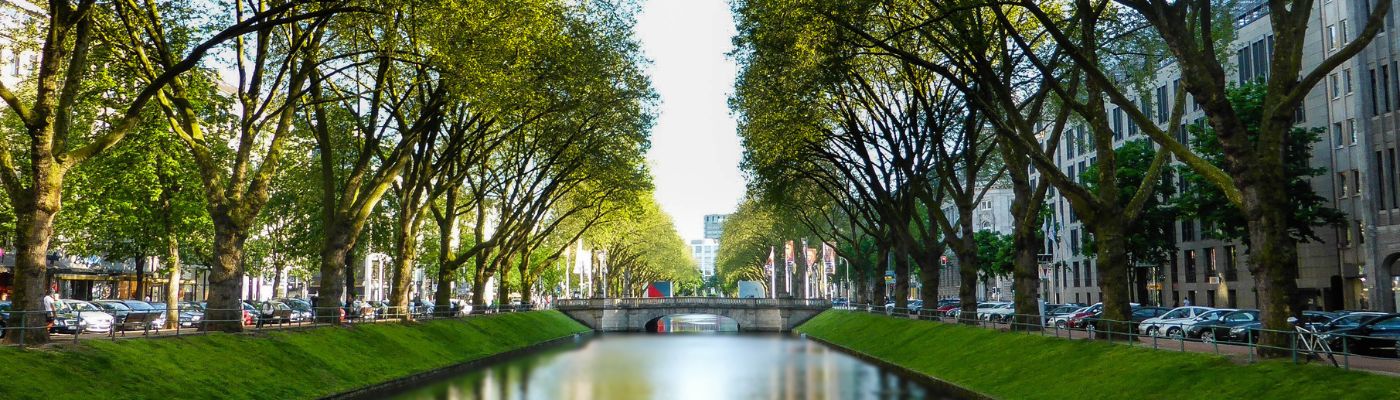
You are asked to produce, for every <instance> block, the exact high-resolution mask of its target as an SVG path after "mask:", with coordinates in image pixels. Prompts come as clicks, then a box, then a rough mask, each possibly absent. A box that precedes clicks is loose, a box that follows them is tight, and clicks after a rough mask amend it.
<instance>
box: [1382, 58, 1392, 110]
mask: <svg viewBox="0 0 1400 400" xmlns="http://www.w3.org/2000/svg"><path fill="white" fill-rule="evenodd" d="M1381 104H1384V105H1385V108H1384V110H1385V112H1390V68H1389V67H1387V66H1384V65H1382V66H1381Z"/></svg>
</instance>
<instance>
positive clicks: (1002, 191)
mask: <svg viewBox="0 0 1400 400" xmlns="http://www.w3.org/2000/svg"><path fill="white" fill-rule="evenodd" d="M993 185H994V186H992V187H991V188H988V189H987V193H986V194H984V195H983V196H982V200H981V201H980V202H978V203H977V205H976V206H974V208H973V211H972V221H973V223H972V225H973V229H974V230H976V231H992V232H996V233H1000V234H1003V235H1010V234H1011V232H1012V230H1014V229H1015V223H1014V217H1012V215H1011V201H1012V200H1014V199H1015V197H1016V194H1015V193H1013V192H1012V191H1011V188H1010V187H1008V186H1007V184H1006V182H1003V181H998V182H997V183H994V184H993ZM943 215H945V216H946V217H947V218H948V222H949V223H950V224H954V225H956V224H957V223H958V210H957V208H955V206H954V205H953V203H951V202H949V203H945V204H944V205H943ZM946 257H947V260H948V261H947V262H946V263H945V267H944V268H942V269H941V271H940V275H939V277H938V294H939V298H957V296H958V288H959V287H960V286H961V285H962V276H961V275H959V273H960V271H961V269H960V268H959V267H958V258H957V257H955V256H954V255H953V253H952V249H947V253H946ZM910 272H911V273H917V271H910ZM918 282H919V280H918V279H914V282H911V284H917V283H918ZM1014 286H1015V285H1014V281H1012V280H1011V276H1009V275H1008V276H1004V277H997V278H996V280H995V281H994V282H985V281H978V282H977V297H978V299H979V300H985V301H1010V300H1011V299H1012V298H1013V293H1012V289H1013V287H1014ZM920 289H922V288H920Z"/></svg>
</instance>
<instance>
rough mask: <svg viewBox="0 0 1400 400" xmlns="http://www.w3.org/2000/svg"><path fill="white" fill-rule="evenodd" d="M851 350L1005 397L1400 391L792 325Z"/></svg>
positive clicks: (857, 321)
mask: <svg viewBox="0 0 1400 400" xmlns="http://www.w3.org/2000/svg"><path fill="white" fill-rule="evenodd" d="M797 331H798V332H802V333H806V334H807V336H808V337H815V338H818V339H821V340H824V341H827V342H831V343H833V344H836V345H839V346H841V347H845V348H847V349H850V350H853V351H856V352H860V353H863V354H865V355H867V356H870V357H874V358H877V359H880V360H883V361H885V362H888V363H891V364H895V365H899V366H902V367H904V368H907V369H910V370H914V371H917V372H919V373H922V374H925V375H928V376H930V377H933V378H936V379H939V380H942V381H944V382H948V383H952V384H954V385H958V386H960V387H963V388H966V389H968V390H972V391H974V392H978V393H983V394H985V395H987V396H990V397H994V398H1005V399H1029V398H1043V399H1083V398H1115V399H1194V398H1219V399H1226V398H1229V399H1284V398H1286V399H1400V378H1395V377H1390V376H1382V375H1376V374H1370V373H1364V372H1348V371H1344V370H1341V369H1339V368H1333V367H1329V366H1319V365H1293V364H1292V363H1290V362H1287V361H1281V362H1279V361H1269V362H1262V363H1258V364H1254V365H1238V364H1235V363H1232V362H1231V361H1229V360H1226V359H1225V358H1224V357H1220V356H1215V355H1211V354H1197V353H1176V352H1171V351H1161V350H1152V349H1150V348H1140V347H1128V346H1124V345H1121V344H1119V345H1114V344H1108V343H1102V342H1091V341H1082V340H1073V341H1072V340H1066V339H1059V338H1054V337H1042V336H1037V335H1025V334H1013V333H1002V332H994V331H990V330H986V329H981V328H975V327H966V326H956V325H951V324H943V323H936V322H929V321H914V320H908V319H900V318H890V317H885V316H878V315H870V314H864V313H856V312H847V311H835V310H833V311H827V312H825V313H822V314H821V315H818V316H817V317H816V318H813V319H812V320H810V321H808V322H807V323H805V324H803V325H802V326H800V327H798V329H797Z"/></svg>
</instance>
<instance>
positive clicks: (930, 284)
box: [916, 239, 943, 314]
mask: <svg viewBox="0 0 1400 400" xmlns="http://www.w3.org/2000/svg"><path fill="white" fill-rule="evenodd" d="M935 240H936V239H935ZM930 247H932V249H929V250H927V251H925V252H924V254H920V255H918V258H917V259H916V262H917V264H918V265H919V285H920V286H921V288H920V289H919V295H920V298H921V299H923V301H924V305H923V307H920V308H919V314H930V313H932V312H933V310H935V309H937V308H938V285H940V284H941V283H942V282H940V280H941V279H942V276H940V274H941V273H942V272H943V246H936V245H935V246H930Z"/></svg>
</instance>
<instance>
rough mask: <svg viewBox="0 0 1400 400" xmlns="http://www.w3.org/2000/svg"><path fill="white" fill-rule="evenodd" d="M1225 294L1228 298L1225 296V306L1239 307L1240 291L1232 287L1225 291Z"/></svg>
mask: <svg viewBox="0 0 1400 400" xmlns="http://www.w3.org/2000/svg"><path fill="white" fill-rule="evenodd" d="M1225 296H1226V298H1225V306H1226V307H1230V308H1237V307H1239V299H1240V297H1239V293H1236V292H1235V289H1230V290H1229V291H1226V292H1225Z"/></svg>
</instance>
